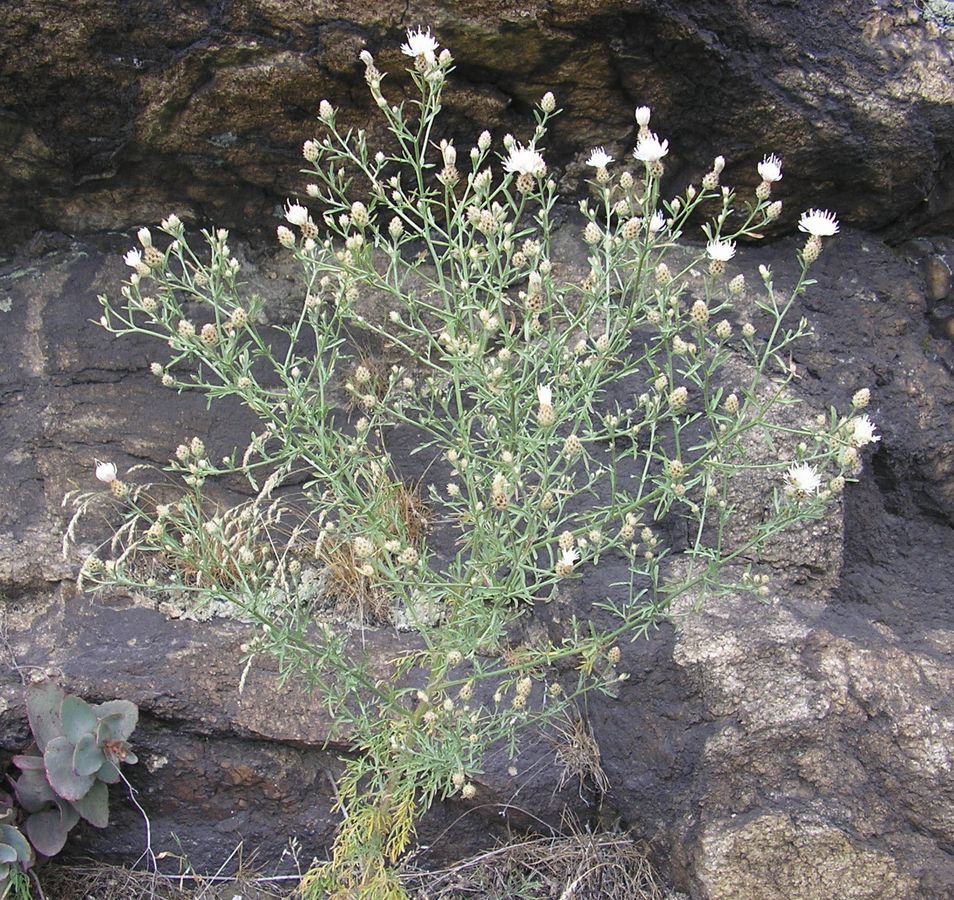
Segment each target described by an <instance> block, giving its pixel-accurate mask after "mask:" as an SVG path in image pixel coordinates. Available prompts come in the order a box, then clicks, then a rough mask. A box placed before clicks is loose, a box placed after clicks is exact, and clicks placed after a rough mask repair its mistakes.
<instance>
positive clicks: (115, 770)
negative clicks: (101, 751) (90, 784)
mask: <svg viewBox="0 0 954 900" xmlns="http://www.w3.org/2000/svg"><path fill="white" fill-rule="evenodd" d="M96 778H97V780H99V781H102V782H103V783H104V784H116V782H117V781H119V766H117V765H116V763H114V762H112V760H109V759H107V760H106V762H104V763H103V764H102V766H100V769H99V771H98V772H97V773H96Z"/></svg>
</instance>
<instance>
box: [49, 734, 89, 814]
mask: <svg viewBox="0 0 954 900" xmlns="http://www.w3.org/2000/svg"><path fill="white" fill-rule="evenodd" d="M73 750H74V747H73V745H72V744H71V743H70V742H69V741H68V740H67V739H66V738H65V737H58V738H54V739H53V740H52V741H50V742H49V743H48V744H47V746H46V752H45V753H44V754H43V760H44V762H46V777H47V780H48V781H49V782H50V786H51V787H52V788H53V790H54V791H55V792H56V793H57V794H59V796H60V797H62V798H63V799H64V800H70V801H73V800H79V798H80V797H84V796H85V795H86V792H87V791H88V790H89V789H90V788H91V787H92V786H93V782H94V781H95V780H96V779H95V776H93V775H80V774H79V773H77V772H76V771H74V769H73Z"/></svg>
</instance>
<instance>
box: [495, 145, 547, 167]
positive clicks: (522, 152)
mask: <svg viewBox="0 0 954 900" xmlns="http://www.w3.org/2000/svg"><path fill="white" fill-rule="evenodd" d="M506 143H507V139H506V138H504V144H506ZM509 150H510V155H509V156H508V157H507V158H506V159H505V160H504V164H503V167H504V171H505V172H511V173H515V172H516V173H519V174H521V175H543V174H544V173H545V172H546V170H547V164H546V163H545V162H544V161H543V157H542V156H541V155H540V154H539V153H537V151H536V150H534V149H533V148H532V147H524V146H523V145H522V144H518V143H516V142H514V143H513V145H512V146H511V147H510V148H509Z"/></svg>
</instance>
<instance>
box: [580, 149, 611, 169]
mask: <svg viewBox="0 0 954 900" xmlns="http://www.w3.org/2000/svg"><path fill="white" fill-rule="evenodd" d="M612 161H613V157H612V156H610V155H609V154H608V153H607V152H606V151H605V150H604V149H603V148H602V147H596V148H595V149H594V150H593V151H592V152H591V153H590V158H589V159H588V160H587V161H586V164H587V165H588V166H592V167H593V168H594V169H605V168H606V167H607V166H608V165H609V164H610V163H611V162H612Z"/></svg>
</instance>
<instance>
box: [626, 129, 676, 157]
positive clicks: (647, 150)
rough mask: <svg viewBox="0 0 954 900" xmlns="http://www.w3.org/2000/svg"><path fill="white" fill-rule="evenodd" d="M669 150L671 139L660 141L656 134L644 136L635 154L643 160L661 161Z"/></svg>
mask: <svg viewBox="0 0 954 900" xmlns="http://www.w3.org/2000/svg"><path fill="white" fill-rule="evenodd" d="M668 152H669V141H660V140H659V138H658V137H657V136H656V135H655V134H649V135H647V136H646V137H642V138H640V139H639V141H638V142H637V144H636V149H635V150H633V156H635V157H636V159H639V160H642V161H643V162H647V163H653V162H659V160H661V159H662V158H663V157H664V156H665V155H666V154H667V153H668Z"/></svg>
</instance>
